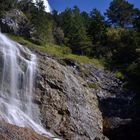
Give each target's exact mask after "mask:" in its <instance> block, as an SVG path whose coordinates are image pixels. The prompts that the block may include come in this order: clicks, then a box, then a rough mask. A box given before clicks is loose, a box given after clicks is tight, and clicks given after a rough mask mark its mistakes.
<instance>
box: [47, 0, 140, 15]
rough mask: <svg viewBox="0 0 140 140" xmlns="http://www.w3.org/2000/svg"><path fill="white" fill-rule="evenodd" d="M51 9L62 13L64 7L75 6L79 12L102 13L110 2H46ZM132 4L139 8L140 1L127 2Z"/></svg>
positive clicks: (99, 0)
mask: <svg viewBox="0 0 140 140" xmlns="http://www.w3.org/2000/svg"><path fill="white" fill-rule="evenodd" d="M48 1H49V3H50V5H51V7H52V9H56V10H58V11H59V12H61V11H63V10H64V9H65V8H66V7H73V6H74V5H77V6H78V7H79V8H80V9H81V11H87V12H89V11H91V9H93V8H97V9H99V10H100V11H101V12H102V13H104V12H105V10H106V9H107V8H108V6H109V3H110V2H111V1H112V0H48ZM128 1H129V2H130V3H133V4H134V6H135V7H136V8H140V0H128Z"/></svg>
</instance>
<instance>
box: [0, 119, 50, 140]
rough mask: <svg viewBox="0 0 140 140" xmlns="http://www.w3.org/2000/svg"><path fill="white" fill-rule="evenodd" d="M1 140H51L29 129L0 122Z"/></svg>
mask: <svg viewBox="0 0 140 140" xmlns="http://www.w3.org/2000/svg"><path fill="white" fill-rule="evenodd" d="M0 140H50V139H48V138H46V137H44V136H40V135H38V134H36V133H35V132H34V131H32V130H30V129H27V128H20V127H17V126H14V125H11V124H7V123H5V122H2V121H1V122H0Z"/></svg>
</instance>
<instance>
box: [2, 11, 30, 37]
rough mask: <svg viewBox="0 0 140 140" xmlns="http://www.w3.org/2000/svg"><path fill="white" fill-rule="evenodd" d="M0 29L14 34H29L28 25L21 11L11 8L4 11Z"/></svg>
mask: <svg viewBox="0 0 140 140" xmlns="http://www.w3.org/2000/svg"><path fill="white" fill-rule="evenodd" d="M0 25H1V31H2V32H4V33H13V34H16V35H26V37H27V36H28V37H29V36H30V25H29V22H28V19H27V18H26V16H25V15H24V14H23V12H21V11H19V10H17V9H13V10H10V11H8V12H6V13H5V14H4V15H3V17H2V18H1V21H0Z"/></svg>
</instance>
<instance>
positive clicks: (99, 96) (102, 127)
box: [35, 52, 134, 140]
mask: <svg viewBox="0 0 140 140" xmlns="http://www.w3.org/2000/svg"><path fill="white" fill-rule="evenodd" d="M37 55H38V58H39V73H38V76H37V79H38V80H37V82H36V84H37V89H36V98H35V102H36V103H38V104H39V105H40V108H41V114H42V116H43V118H42V122H43V124H44V127H46V128H48V129H50V130H51V131H53V132H54V133H55V134H57V135H59V136H60V137H62V138H64V139H67V140H94V139H95V140H96V139H107V138H106V137H104V135H103V132H104V133H105V134H106V135H108V136H109V132H110V131H112V130H115V129H116V128H118V127H120V126H125V125H127V124H129V123H130V122H131V115H130V112H129V109H130V106H131V105H132V104H131V103H132V101H133V97H134V96H133V95H134V94H133V93H131V92H127V91H125V90H124V89H123V82H122V81H121V80H119V79H118V78H116V77H115V75H114V74H112V73H110V72H108V71H105V70H104V69H101V68H96V67H95V66H93V65H88V64H78V63H76V62H74V61H72V60H68V59H64V60H60V59H57V60H56V58H55V59H53V58H51V57H47V56H46V55H44V54H41V53H38V52H37ZM118 132H119V131H118ZM119 133H120V132H119ZM110 138H111V137H110Z"/></svg>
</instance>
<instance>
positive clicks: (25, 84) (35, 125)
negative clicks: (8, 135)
mask: <svg viewBox="0 0 140 140" xmlns="http://www.w3.org/2000/svg"><path fill="white" fill-rule="evenodd" d="M36 69H37V58H36V55H35V54H33V53H32V52H31V51H29V50H28V49H27V48H25V47H23V46H21V45H20V44H18V43H16V42H14V41H12V40H10V39H9V38H8V37H6V36H5V35H3V34H1V33H0V120H4V121H6V122H8V123H10V124H14V125H17V126H20V127H28V128H31V129H33V130H34V131H36V132H37V133H39V134H44V135H47V136H49V137H53V135H52V134H50V133H49V132H47V131H46V130H45V129H44V128H43V127H42V125H41V121H40V119H39V118H40V117H39V108H38V106H37V105H35V104H34V103H33V93H34V87H35V86H34V79H35V74H36Z"/></svg>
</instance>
